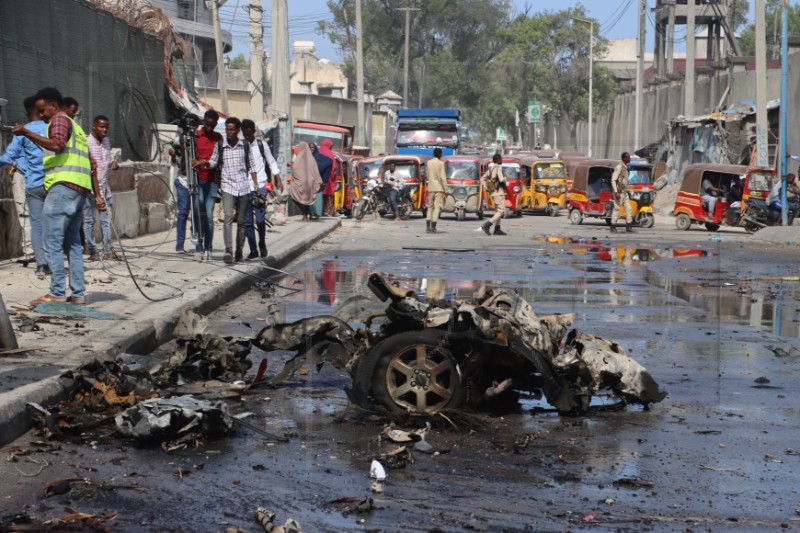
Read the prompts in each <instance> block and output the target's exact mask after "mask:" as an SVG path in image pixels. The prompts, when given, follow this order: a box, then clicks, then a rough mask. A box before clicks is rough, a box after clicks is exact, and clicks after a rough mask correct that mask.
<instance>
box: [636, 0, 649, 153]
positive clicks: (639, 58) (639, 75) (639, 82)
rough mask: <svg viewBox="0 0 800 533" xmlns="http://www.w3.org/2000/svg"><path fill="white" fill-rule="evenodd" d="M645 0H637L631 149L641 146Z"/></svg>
mask: <svg viewBox="0 0 800 533" xmlns="http://www.w3.org/2000/svg"><path fill="white" fill-rule="evenodd" d="M646 11H647V0H640V1H639V42H638V43H637V44H638V46H637V47H636V110H635V111H634V127H633V149H634V150H638V149H639V148H640V147H641V124H642V87H643V85H644V34H645V24H646V21H645V13H646Z"/></svg>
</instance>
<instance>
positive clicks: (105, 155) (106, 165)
mask: <svg viewBox="0 0 800 533" xmlns="http://www.w3.org/2000/svg"><path fill="white" fill-rule="evenodd" d="M87 140H88V143H89V153H90V154H92V157H93V158H94V161H95V163H96V164H97V185H98V187H99V189H100V194H102V195H103V198H108V197H109V196H111V185H109V183H108V172H109V171H110V170H111V141H109V140H108V137H103V140H102V141H98V140H97V137H95V136H94V134H93V133H90V134H89V135H88V139H87Z"/></svg>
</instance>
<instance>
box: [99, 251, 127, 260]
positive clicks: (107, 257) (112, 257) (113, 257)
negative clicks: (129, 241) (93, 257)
mask: <svg viewBox="0 0 800 533" xmlns="http://www.w3.org/2000/svg"><path fill="white" fill-rule="evenodd" d="M103 261H122V258H121V257H120V256H119V255H117V252H108V253H107V254H105V255H103Z"/></svg>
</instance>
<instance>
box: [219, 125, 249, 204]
mask: <svg viewBox="0 0 800 533" xmlns="http://www.w3.org/2000/svg"><path fill="white" fill-rule="evenodd" d="M246 142H247V141H244V140H242V139H239V141H238V142H237V143H236V146H231V145H230V144H228V139H225V140H224V141H223V142H222V174H221V175H220V190H221V191H222V192H226V193H228V194H231V195H233V196H247V195H248V194H249V193H250V192H251V191H254V190H255V184H254V183H253V178H252V176H251V173H254V172H255V168H256V163H255V160H254V159H253V151H252V150H250V164H249V165H247V164H246V163H245V154H244V143H246ZM218 147H219V145H217V147H215V148H214V153H213V154H212V156H211V159H209V160H208V163H209V166H210V168H216V167H217V166H218V165H219V153H218V152H219V150H218ZM248 166H249V167H250V172H248V171H247V168H248Z"/></svg>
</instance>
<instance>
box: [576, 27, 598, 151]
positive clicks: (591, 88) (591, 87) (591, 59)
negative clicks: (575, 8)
mask: <svg viewBox="0 0 800 533" xmlns="http://www.w3.org/2000/svg"><path fill="white" fill-rule="evenodd" d="M572 20H575V21H578V22H583V23H584V24H588V25H589V139H588V144H589V146H588V147H587V149H586V155H588V156H589V157H592V125H593V122H594V121H593V120H592V118H593V115H592V100H593V98H594V21H593V20H586V19H582V18H578V17H572Z"/></svg>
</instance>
